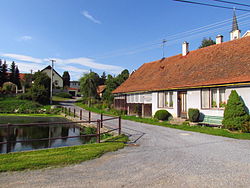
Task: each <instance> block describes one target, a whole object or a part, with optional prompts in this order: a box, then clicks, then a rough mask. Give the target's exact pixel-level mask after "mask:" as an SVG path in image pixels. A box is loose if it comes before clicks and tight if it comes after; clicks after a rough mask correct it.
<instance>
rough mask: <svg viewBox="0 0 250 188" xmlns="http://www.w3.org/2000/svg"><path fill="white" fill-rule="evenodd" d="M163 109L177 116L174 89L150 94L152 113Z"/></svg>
mask: <svg viewBox="0 0 250 188" xmlns="http://www.w3.org/2000/svg"><path fill="white" fill-rule="evenodd" d="M163 109H165V110H167V111H168V112H170V113H171V114H172V115H173V116H177V92H176V91H161V92H154V93H153V94H152V114H155V112H156V111H158V110H163Z"/></svg>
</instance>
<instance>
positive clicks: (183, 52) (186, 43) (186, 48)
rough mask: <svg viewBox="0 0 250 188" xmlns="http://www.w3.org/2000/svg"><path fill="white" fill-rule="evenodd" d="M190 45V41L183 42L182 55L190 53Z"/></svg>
mask: <svg viewBox="0 0 250 188" xmlns="http://www.w3.org/2000/svg"><path fill="white" fill-rule="evenodd" d="M188 46H189V43H188V42H186V41H185V42H183V43H182V56H186V55H187V54H188V52H189V51H188Z"/></svg>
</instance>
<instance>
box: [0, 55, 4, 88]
mask: <svg viewBox="0 0 250 188" xmlns="http://www.w3.org/2000/svg"><path fill="white" fill-rule="evenodd" d="M2 64H3V63H2V60H1V59H0V87H2V85H3V80H4V78H3V65H2Z"/></svg>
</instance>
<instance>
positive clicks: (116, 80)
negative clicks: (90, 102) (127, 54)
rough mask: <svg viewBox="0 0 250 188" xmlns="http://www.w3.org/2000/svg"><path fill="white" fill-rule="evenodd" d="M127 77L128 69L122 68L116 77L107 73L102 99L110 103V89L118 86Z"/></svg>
mask: <svg viewBox="0 0 250 188" xmlns="http://www.w3.org/2000/svg"><path fill="white" fill-rule="evenodd" d="M128 77H129V71H128V70H127V69H125V70H123V71H122V72H121V74H119V75H118V76H117V77H113V76H111V75H108V78H107V80H106V89H105V92H104V93H103V99H104V100H106V101H108V102H109V103H112V102H113V99H114V96H113V94H112V91H113V90H115V89H116V88H117V87H118V86H120V85H121V84H122V83H123V82H124V81H126V80H127V79H128Z"/></svg>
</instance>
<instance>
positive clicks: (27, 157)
mask: <svg viewBox="0 0 250 188" xmlns="http://www.w3.org/2000/svg"><path fill="white" fill-rule="evenodd" d="M127 140H128V137H127V136H125V135H120V136H117V137H113V138H111V139H108V140H107V141H106V142H104V143H100V144H96V143H95V144H87V145H80V146H71V147H62V148H53V149H43V150H36V151H25V152H16V153H8V154H0V172H6V171H20V170H26V169H40V168H46V167H56V166H65V165H70V164H76V163H80V162H83V161H86V160H91V159H94V158H97V157H100V156H101V155H103V154H104V153H107V152H111V151H116V150H118V149H121V148H123V147H124V146H125V143H124V142H126V141H127Z"/></svg>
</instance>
